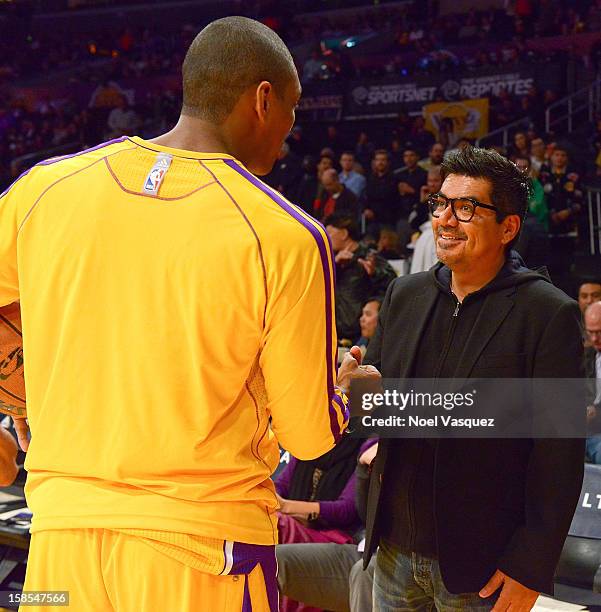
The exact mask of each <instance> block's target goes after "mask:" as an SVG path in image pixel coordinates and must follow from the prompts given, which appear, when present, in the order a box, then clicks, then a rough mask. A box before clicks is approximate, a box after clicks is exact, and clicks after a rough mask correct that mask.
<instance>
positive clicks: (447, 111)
mask: <svg viewBox="0 0 601 612" xmlns="http://www.w3.org/2000/svg"><path fill="white" fill-rule="evenodd" d="M423 112H424V118H425V120H426V129H427V130H430V131H431V132H432V133H434V134H435V135H436V139H437V140H439V139H440V135H441V133H444V134H446V135H447V138H448V142H449V143H450V144H451V145H454V144H455V143H456V142H457V141H458V140H459V139H460V138H470V139H473V138H480V137H482V136H484V135H486V134H488V98H478V99H476V100H458V101H457V102H435V103H434V104H426V105H425V106H424V111H423Z"/></svg>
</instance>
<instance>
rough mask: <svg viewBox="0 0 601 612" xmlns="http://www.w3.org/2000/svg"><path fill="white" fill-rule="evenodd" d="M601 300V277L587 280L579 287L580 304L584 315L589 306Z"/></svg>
mask: <svg viewBox="0 0 601 612" xmlns="http://www.w3.org/2000/svg"><path fill="white" fill-rule="evenodd" d="M600 300H601V279H591V280H586V281H584V282H583V283H581V285H580V287H579V288H578V306H580V312H582V314H583V315H584V311H585V310H586V308H587V306H589V305H590V304H592V303H593V302H598V301H600Z"/></svg>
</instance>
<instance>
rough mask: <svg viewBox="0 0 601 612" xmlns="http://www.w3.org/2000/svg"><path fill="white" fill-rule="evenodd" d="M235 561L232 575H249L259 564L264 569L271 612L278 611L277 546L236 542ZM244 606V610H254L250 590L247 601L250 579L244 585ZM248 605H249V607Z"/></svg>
mask: <svg viewBox="0 0 601 612" xmlns="http://www.w3.org/2000/svg"><path fill="white" fill-rule="evenodd" d="M232 554H233V557H234V563H233V565H232V569H231V570H230V572H229V574H230V575H232V576H233V575H236V574H238V575H244V576H248V574H250V573H251V572H252V571H253V569H254V568H255V567H256V566H257V564H259V565H260V566H261V569H262V571H263V578H264V580H265V590H266V591H267V601H268V602H269V610H270V612H278V608H279V595H278V581H277V573H278V566H277V561H276V558H275V546H261V545H260V544H245V543H243V542H234V549H233V553H232ZM244 589H245V593H244V606H243V608H242V610H243V612H250V611H252V605H251V602H250V592H249V593H248V604H247V603H246V597H247V595H246V591H247V589H248V580H247V582H246V584H245V586H244ZM247 605H248V606H249V607H247Z"/></svg>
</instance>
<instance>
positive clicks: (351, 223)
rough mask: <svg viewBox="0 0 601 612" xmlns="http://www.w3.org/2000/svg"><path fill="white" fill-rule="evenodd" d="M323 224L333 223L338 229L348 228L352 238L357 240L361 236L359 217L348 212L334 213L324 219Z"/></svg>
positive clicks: (325, 225)
mask: <svg viewBox="0 0 601 612" xmlns="http://www.w3.org/2000/svg"><path fill="white" fill-rule="evenodd" d="M323 225H324V227H327V226H328V225H331V226H332V227H335V228H337V229H342V230H346V231H347V232H348V235H349V238H350V239H351V240H355V241H356V240H359V239H360V238H361V232H360V231H359V224H358V223H357V219H355V217H354V216H353V215H349V214H348V213H333V214H331V215H330V216H329V217H326V218H325V219H324V221H323Z"/></svg>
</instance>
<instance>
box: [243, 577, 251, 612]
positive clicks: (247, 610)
mask: <svg viewBox="0 0 601 612" xmlns="http://www.w3.org/2000/svg"><path fill="white" fill-rule="evenodd" d="M242 612H253V604H252V601H251V600H250V589H249V588H248V576H244V599H243V600H242Z"/></svg>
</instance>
